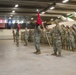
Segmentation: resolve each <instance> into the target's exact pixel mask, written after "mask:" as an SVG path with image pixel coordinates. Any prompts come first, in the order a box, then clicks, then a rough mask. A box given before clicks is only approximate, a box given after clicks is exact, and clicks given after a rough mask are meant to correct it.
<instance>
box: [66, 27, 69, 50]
mask: <svg viewBox="0 0 76 75" xmlns="http://www.w3.org/2000/svg"><path fill="white" fill-rule="evenodd" d="M65 37H66V49H67V50H70V38H69V27H68V26H66V32H65Z"/></svg>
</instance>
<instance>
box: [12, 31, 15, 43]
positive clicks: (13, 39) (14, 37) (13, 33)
mask: <svg viewBox="0 0 76 75" xmlns="http://www.w3.org/2000/svg"><path fill="white" fill-rule="evenodd" d="M12 33H13V40H14V42H15V36H16V35H15V31H14V30H13V32H12Z"/></svg>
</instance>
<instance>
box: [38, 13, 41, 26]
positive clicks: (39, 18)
mask: <svg viewBox="0 0 76 75" xmlns="http://www.w3.org/2000/svg"><path fill="white" fill-rule="evenodd" d="M37 24H39V25H42V19H41V17H40V13H38V16H37Z"/></svg>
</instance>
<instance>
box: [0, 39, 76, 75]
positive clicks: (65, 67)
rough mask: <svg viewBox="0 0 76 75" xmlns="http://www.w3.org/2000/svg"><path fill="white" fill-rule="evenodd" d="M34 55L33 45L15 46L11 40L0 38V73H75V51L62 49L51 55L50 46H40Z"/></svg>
mask: <svg viewBox="0 0 76 75" xmlns="http://www.w3.org/2000/svg"><path fill="white" fill-rule="evenodd" d="M41 50H42V54H41V55H35V54H33V52H34V51H35V48H34V45H33V44H32V43H30V44H29V46H27V47H25V46H23V43H20V46H19V47H16V45H15V44H14V42H13V40H0V75H76V52H69V51H65V50H64V51H63V52H62V57H55V56H52V55H51V53H52V48H50V47H49V46H43V45H42V46H41Z"/></svg>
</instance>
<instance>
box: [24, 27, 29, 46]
mask: <svg viewBox="0 0 76 75" xmlns="http://www.w3.org/2000/svg"><path fill="white" fill-rule="evenodd" d="M28 36H29V33H28V30H27V27H25V33H24V41H25V45H24V46H27V45H28Z"/></svg>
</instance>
